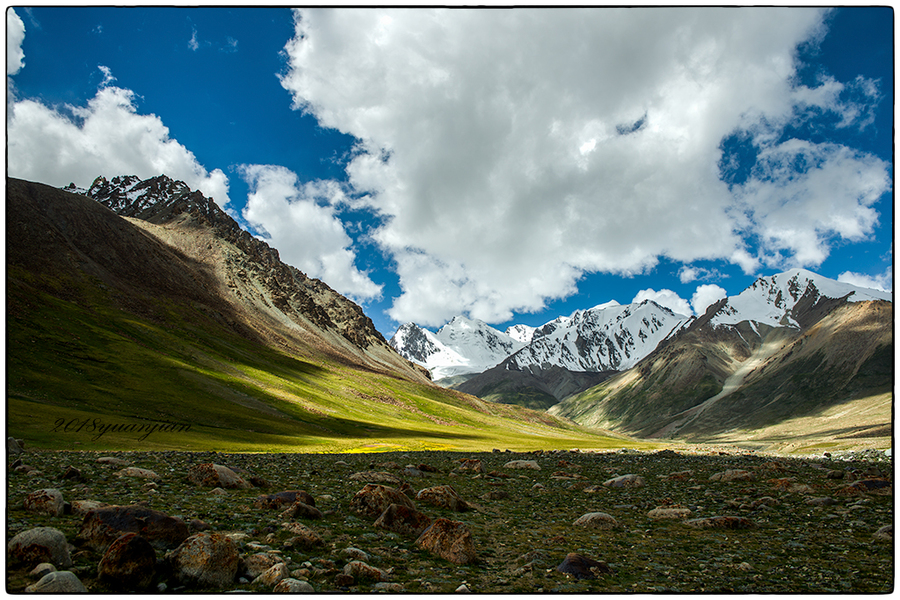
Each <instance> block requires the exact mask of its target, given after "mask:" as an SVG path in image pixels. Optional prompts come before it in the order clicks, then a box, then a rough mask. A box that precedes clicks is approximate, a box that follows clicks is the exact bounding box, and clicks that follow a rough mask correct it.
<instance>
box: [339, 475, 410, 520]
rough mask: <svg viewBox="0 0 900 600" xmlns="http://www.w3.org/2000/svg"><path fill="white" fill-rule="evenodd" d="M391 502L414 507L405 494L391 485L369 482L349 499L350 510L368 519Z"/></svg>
mask: <svg viewBox="0 0 900 600" xmlns="http://www.w3.org/2000/svg"><path fill="white" fill-rule="evenodd" d="M391 504H399V505H401V506H406V507H407V508H412V509H415V508H416V505H415V504H414V503H413V501H412V500H410V499H409V497H408V496H407V495H406V494H403V493H402V492H400V491H398V490H396V489H394V488H392V487H388V486H385V485H378V484H374V483H370V484H367V485H366V486H365V487H364V488H363V489H361V490H360V491H358V492H357V493H356V495H355V496H353V498H352V499H351V500H350V510H352V511H353V512H355V513H357V514H360V515H363V516H366V517H368V518H370V519H377V518H378V517H379V516H381V513H383V512H384V511H385V509H386V508H387V507H388V506H390V505H391Z"/></svg>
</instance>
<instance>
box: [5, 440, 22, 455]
mask: <svg viewBox="0 0 900 600" xmlns="http://www.w3.org/2000/svg"><path fill="white" fill-rule="evenodd" d="M24 451H25V450H23V449H22V446H20V445H19V442H17V441H16V438H13V437H8V438H6V453H7V454H8V455H10V456H16V455H17V454H22V453H23V452H24Z"/></svg>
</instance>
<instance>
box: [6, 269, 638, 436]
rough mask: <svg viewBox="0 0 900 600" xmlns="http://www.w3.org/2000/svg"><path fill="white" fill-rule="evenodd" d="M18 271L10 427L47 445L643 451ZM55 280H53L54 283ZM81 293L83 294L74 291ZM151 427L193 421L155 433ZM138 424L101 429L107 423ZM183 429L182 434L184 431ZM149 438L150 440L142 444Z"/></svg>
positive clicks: (13, 273) (176, 311)
mask: <svg viewBox="0 0 900 600" xmlns="http://www.w3.org/2000/svg"><path fill="white" fill-rule="evenodd" d="M30 280H31V281H32V282H33V278H32V277H31V276H30V274H29V273H27V272H24V271H22V270H21V269H16V268H12V269H10V271H9V272H8V274H7V286H8V297H7V300H8V302H7V316H8V319H7V341H8V344H7V349H8V356H7V375H8V377H7V382H8V385H7V398H8V402H7V433H8V435H12V436H14V437H20V438H24V439H25V440H26V441H27V443H28V444H29V445H30V446H31V447H37V448H47V449H82V450H91V449H123V450H167V449H173V450H187V449H191V450H202V449H213V450H219V451H282V452H284V451H293V452H297V451H304V452H316V451H328V452H337V451H356V450H378V449H394V450H396V449H411V450H414V449H481V450H484V449H491V448H510V449H520V450H524V449H537V448H557V447H561V448H567V447H582V448H604V447H621V446H623V445H632V444H630V443H629V442H627V441H624V440H622V439H613V438H610V437H603V436H599V435H594V434H592V433H590V432H588V431H586V430H583V429H579V428H576V427H573V426H570V425H566V424H563V423H562V422H560V421H558V420H555V419H551V418H549V417H547V416H546V415H543V414H541V413H538V412H533V411H526V410H522V409H518V408H517V407H509V406H504V405H495V404H491V403H486V402H482V401H479V400H477V399H475V398H472V397H469V396H465V395H462V394H459V393H456V392H452V391H447V390H443V389H441V388H437V387H435V386H430V385H424V384H418V383H414V382H410V381H407V380H403V379H395V378H392V377H390V376H386V375H381V374H374V373H370V372H363V371H359V370H356V369H353V368H351V367H349V366H346V365H343V364H338V363H335V362H334V361H330V360H328V359H327V358H324V357H321V358H306V359H301V358H298V357H294V356H289V355H287V354H285V353H283V352H280V351H277V350H274V349H272V348H268V347H265V346H263V345H261V344H258V343H253V342H250V341H247V340H246V339H244V338H242V337H239V336H237V335H236V334H234V333H232V332H230V331H227V330H225V329H223V328H222V327H220V326H219V325H218V324H217V323H215V322H214V321H212V320H210V319H209V318H208V317H206V316H205V314H204V313H203V312H202V311H200V310H194V309H192V308H190V307H186V306H183V305H177V304H173V303H166V302H165V301H159V303H158V310H157V314H158V315H159V316H160V317H161V318H156V319H150V318H143V317H137V316H134V315H133V314H131V313H129V312H126V311H123V310H120V309H119V308H118V307H117V305H116V302H115V301H114V299H113V298H111V297H110V296H109V292H106V291H104V290H103V289H102V288H101V287H97V286H95V285H92V284H90V283H86V282H85V280H82V279H78V280H76V279H71V280H65V281H62V280H61V281H59V282H55V285H58V287H60V288H66V290H67V294H64V296H67V297H69V298H70V299H69V300H64V299H60V298H58V297H56V295H51V294H48V293H47V292H46V291H42V290H40V289H38V287H40V288H44V289H47V287H48V286H47V282H46V281H44V282H42V284H41V285H40V286H34V287H33V286H32V285H30V283H29V281H30ZM51 287H52V285H51ZM73 292H74V293H73ZM153 423H159V424H162V423H177V424H180V425H183V426H185V427H186V426H188V425H189V429H187V430H180V431H170V432H162V431H153V432H152V433H149V435H146V436H145V433H146V429H145V430H143V431H137V430H136V428H137V427H139V426H144V427H149V426H150V425H151V424H153ZM111 425H120V426H125V425H130V426H131V427H132V428H135V430H131V431H119V432H116V431H112V430H107V431H105V432H103V433H102V435H100V433H101V429H100V428H101V427H102V426H106V427H109V426H111ZM181 429H184V427H182V428H181ZM141 438H143V439H141Z"/></svg>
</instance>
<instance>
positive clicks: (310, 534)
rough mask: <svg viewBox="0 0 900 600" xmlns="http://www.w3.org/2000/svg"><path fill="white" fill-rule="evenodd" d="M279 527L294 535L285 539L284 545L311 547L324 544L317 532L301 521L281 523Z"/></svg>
mask: <svg viewBox="0 0 900 600" xmlns="http://www.w3.org/2000/svg"><path fill="white" fill-rule="evenodd" d="M281 527H282V528H283V529H284V530H286V531H288V532H289V533H292V534H293V536H294V537H292V538H290V539H288V540H287V541H285V545H288V546H293V547H297V548H313V547H315V546H321V545H323V544H324V542H323V541H322V538H321V537H319V534H318V533H316V532H315V531H313V530H312V529H310V528H309V527H307V526H306V525H304V524H303V523H282V524H281Z"/></svg>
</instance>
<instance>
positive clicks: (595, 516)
mask: <svg viewBox="0 0 900 600" xmlns="http://www.w3.org/2000/svg"><path fill="white" fill-rule="evenodd" d="M572 525H575V526H577V527H588V528H591V529H615V528H616V527H618V526H619V522H618V521H616V519H615V518H614V517H612V516H611V515H608V514H606V513H605V512H592V513H587V514H586V515H582V516H580V517H578V519H576V520H575V522H574V523H572Z"/></svg>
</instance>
